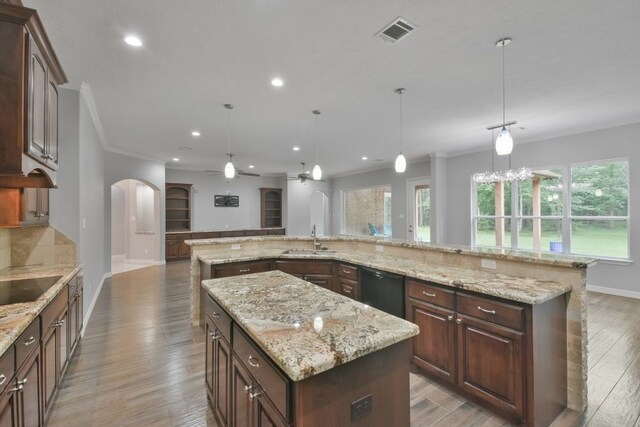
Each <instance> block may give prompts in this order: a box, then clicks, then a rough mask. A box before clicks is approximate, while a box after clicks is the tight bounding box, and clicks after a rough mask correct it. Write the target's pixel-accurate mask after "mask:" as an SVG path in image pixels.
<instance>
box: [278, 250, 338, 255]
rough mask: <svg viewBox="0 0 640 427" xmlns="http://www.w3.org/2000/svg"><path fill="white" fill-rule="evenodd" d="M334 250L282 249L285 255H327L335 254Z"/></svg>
mask: <svg viewBox="0 0 640 427" xmlns="http://www.w3.org/2000/svg"><path fill="white" fill-rule="evenodd" d="M335 253H336V251H332V250H329V249H318V250H312V249H287V250H286V251H284V254H286V255H325V254H326V255H329V254H335Z"/></svg>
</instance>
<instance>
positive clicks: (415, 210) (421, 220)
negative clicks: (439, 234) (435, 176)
mask: <svg viewBox="0 0 640 427" xmlns="http://www.w3.org/2000/svg"><path fill="white" fill-rule="evenodd" d="M407 205H408V206H407V226H408V228H407V240H409V241H410V242H430V241H431V180H430V179H428V178H416V179H408V180H407Z"/></svg>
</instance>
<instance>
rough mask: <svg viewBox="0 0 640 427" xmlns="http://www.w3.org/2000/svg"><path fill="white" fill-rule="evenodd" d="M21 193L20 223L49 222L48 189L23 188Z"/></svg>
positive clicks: (26, 224) (28, 224)
mask: <svg viewBox="0 0 640 427" xmlns="http://www.w3.org/2000/svg"><path fill="white" fill-rule="evenodd" d="M21 193H22V209H21V211H22V212H21V217H22V218H21V225H22V226H30V225H44V224H48V223H49V189H48V188H24V189H22V190H21Z"/></svg>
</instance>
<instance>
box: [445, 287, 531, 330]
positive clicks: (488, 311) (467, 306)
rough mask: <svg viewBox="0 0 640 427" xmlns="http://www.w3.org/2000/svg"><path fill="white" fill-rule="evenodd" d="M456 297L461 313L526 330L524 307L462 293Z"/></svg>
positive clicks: (458, 309)
mask: <svg viewBox="0 0 640 427" xmlns="http://www.w3.org/2000/svg"><path fill="white" fill-rule="evenodd" d="M456 299H457V301H456V302H457V311H458V312H459V313H463V314H466V315H468V316H473V317H475V318H478V319H482V320H486V321H488V322H491V323H496V324H498V325H502V326H506V327H507V328H511V329H515V330H518V331H522V330H524V307H518V306H517V305H511V304H506V303H504V302H499V301H494V300H490V299H487V298H482V297H477V296H472V295H466V294H460V293H459V294H456Z"/></svg>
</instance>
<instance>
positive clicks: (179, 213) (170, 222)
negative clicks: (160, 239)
mask: <svg viewBox="0 0 640 427" xmlns="http://www.w3.org/2000/svg"><path fill="white" fill-rule="evenodd" d="M165 220H166V223H167V224H166V231H167V232H171V231H189V230H191V184H177V183H169V182H168V183H166V185H165Z"/></svg>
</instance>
